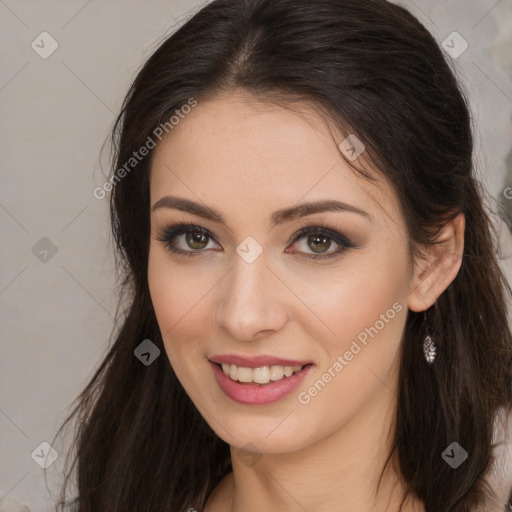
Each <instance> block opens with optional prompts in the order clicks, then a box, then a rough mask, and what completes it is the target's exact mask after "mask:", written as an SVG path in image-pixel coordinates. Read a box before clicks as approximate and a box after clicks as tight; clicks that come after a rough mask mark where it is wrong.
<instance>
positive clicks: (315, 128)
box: [150, 92, 400, 220]
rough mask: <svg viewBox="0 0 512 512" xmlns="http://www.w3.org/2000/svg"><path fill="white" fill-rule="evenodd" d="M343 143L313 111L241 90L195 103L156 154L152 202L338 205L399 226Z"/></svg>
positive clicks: (389, 201) (387, 200) (377, 186)
mask: <svg viewBox="0 0 512 512" xmlns="http://www.w3.org/2000/svg"><path fill="white" fill-rule="evenodd" d="M343 140H344V136H343V135H341V134H339V133H336V130H333V126H332V124H329V125H328V123H327V122H326V120H325V118H324V117H322V115H321V114H320V113H319V112H318V111H316V110H315V108H314V107H313V106H312V105H308V104H301V105H296V104H294V106H293V108H284V107H281V106H277V105H275V104H272V103H263V102H261V101H256V100H255V99H254V98H253V97H251V96H249V95H248V94H245V93H243V92H242V93H240V92H236V93H233V94H231V95H230V96H222V97H217V98H215V99H212V100H209V101H204V102H198V105H197V106H196V107H195V108H194V109H193V110H192V111H191V112H190V113H189V114H188V115H186V116H185V117H184V118H183V119H181V120H180V122H179V124H178V125H176V126H175V127H174V128H173V129H172V131H170V133H169V134H168V135H167V136H166V137H165V138H163V140H162V142H160V143H159V144H158V145H157V147H156V148H155V150H154V155H153V159H152V166H151V177H150V184H151V186H150V190H151V204H154V203H155V201H157V200H158V199H159V198H160V197H162V196H163V195H166V194H173V195H181V196H183V197H187V198H190V199H193V200H198V199H199V200H201V201H204V202H206V203H207V204H210V205H216V206H218V209H220V210H226V211H227V210H229V209H233V211H235V210H236V208H238V207H240V208H241V209H242V210H243V211H245V212H247V211H248V209H250V210H251V211H254V212H260V213H261V215H268V208H269V207H273V206H275V208H273V210H277V209H279V208H282V207H283V206H289V205H292V204H295V203H297V202H302V201H308V200H318V199H338V200H341V201H344V202H347V203H351V204H354V205H356V206H360V207H362V205H364V209H365V210H366V211H368V212H369V213H370V214H371V212H370V211H373V212H374V214H375V215H377V216H382V214H384V215H385V216H386V217H390V218H392V219H393V218H394V219H395V220H396V219H397V216H398V217H399V215H400V214H399V205H398V202H397V198H396V196H395V194H394V192H393V190H392V189H391V187H390V186H389V185H388V184H387V183H386V182H385V181H384V180H383V179H382V177H381V175H380V174H379V173H377V172H375V171H371V174H372V175H373V176H374V177H376V178H377V182H376V183H372V182H370V181H369V180H367V179H364V178H362V177H361V176H360V175H359V174H358V173H356V172H355V171H354V169H352V168H351V167H350V165H349V164H348V163H347V162H346V161H345V160H344V159H343V157H342V155H341V152H340V149H339V147H338V144H339V143H340V142H342V141H343ZM358 160H359V159H358ZM364 161H365V159H364V153H363V155H361V157H360V162H364ZM354 163H356V164H359V162H354ZM364 167H365V170H366V171H368V170H369V168H368V165H367V163H365V165H364ZM237 220H238V219H237Z"/></svg>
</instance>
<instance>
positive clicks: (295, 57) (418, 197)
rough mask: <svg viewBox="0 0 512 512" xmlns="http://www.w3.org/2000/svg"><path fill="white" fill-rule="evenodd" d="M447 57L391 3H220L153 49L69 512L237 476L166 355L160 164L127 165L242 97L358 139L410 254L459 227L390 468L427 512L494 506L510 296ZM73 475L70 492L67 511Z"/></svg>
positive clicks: (133, 132)
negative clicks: (102, 351)
mask: <svg viewBox="0 0 512 512" xmlns="http://www.w3.org/2000/svg"><path fill="white" fill-rule="evenodd" d="M447 59H448V57H446V58H445V57H444V55H443V52H442V51H441V50H440V48H439V46H438V45H437V43H436V41H435V40H434V38H433V37H432V36H431V34H430V33H429V32H428V31H427V30H426V29H425V28H424V27H423V25H421V23H420V22H419V21H418V20H417V19H416V18H415V17H414V16H412V15H411V14H410V13H409V12H408V11H407V10H405V9H404V8H401V7H398V6H396V5H393V4H391V3H388V2H386V1H384V0H343V1H341V0H314V1H313V0H215V1H213V2H211V3H209V4H207V5H206V6H204V7H203V8H202V9H201V10H200V11H199V12H197V13H196V14H195V15H194V16H193V17H191V18H190V19H189V20H188V21H187V22H186V23H185V24H184V25H183V26H182V27H181V28H179V29H178V30H177V31H176V32H175V33H173V34H172V35H171V36H170V37H168V38H167V39H166V40H165V41H164V42H163V43H162V44H161V45H160V46H159V47H158V49H157V50H156V51H155V52H154V54H153V55H152V56H151V57H150V58H149V59H148V60H147V62H146V63H145V65H144V66H143V67H142V69H141V70H140V72H139V73H138V75H137V77H136V79H135V81H134V83H133V85H132V86H131V88H130V90H129V92H128V94H127V96H126V99H125V101H124V104H123V107H122V111H121V113H120V115H119V117H118V119H117V121H116V124H115V127H114V130H113V134H112V142H113V147H114V150H115V155H114V159H113V165H112V178H113V179H112V183H113V190H112V193H111V195H110V201H111V202H110V211H111V223H112V233H113V240H114V242H115V245H116V248H117V260H116V261H117V264H118V272H119V278H120V284H121V287H120V296H121V297H123V300H125V301H126V302H127V305H126V307H125V308H124V309H122V308H119V309H118V312H117V318H118V320H119V328H116V329H115V330H114V331H113V343H112V344H111V345H110V347H109V349H108V353H107V354H106V356H105V358H104V360H103V361H102V363H101V365H100V366H99V368H98V369H97V371H96V373H95V374H94V376H93V377H92V378H91V380H90V382H89V383H88V384H87V386H86V387H85V389H84V390H83V391H82V393H81V394H80V395H79V397H78V398H77V401H78V403H77V405H76V406H75V408H74V409H73V411H72V412H71V414H70V415H69V416H68V417H67V419H66V421H65V422H64V424H63V425H62V427H61V429H60V430H59V433H60V431H61V430H62V428H63V427H64V426H65V425H67V424H68V422H69V421H70V420H71V419H72V418H75V419H76V421H77V426H76V435H75V437H74V442H73V448H74V449H75V453H73V452H72V451H71V450H70V452H69V454H68V456H71V455H73V467H72V468H70V470H69V473H68V474H67V475H66V483H65V485H64V487H63V490H62V494H61V502H60V503H59V505H58V507H59V510H64V509H65V508H67V507H69V509H70V510H73V511H75V512H126V511H128V510H136V511H137V512H144V511H151V512H155V511H169V512H170V511H172V512H185V511H187V510H189V509H190V508H192V507H193V508H195V509H197V510H199V511H200V510H202V508H203V506H204V504H205V502H206V500H207V498H208V495H209V493H210V492H211V491H212V489H213V488H214V487H215V486H216V484H217V483H218V482H219V481H220V480H221V479H222V478H223V477H224V476H225V475H226V474H227V473H228V472H229V471H231V461H230V454H229V446H228V445H227V444H226V443H225V442H224V441H223V440H221V439H220V438H219V437H218V436H217V435H216V434H215V433H214V432H213V431H212V430H211V428H210V427H209V426H208V424H207V423H206V422H205V421H204V419H203V418H202V417H201V415H200V414H199V413H198V411H197V410H196V408H195V407H194V405H193V403H192V402H191V400H190V399H189V398H188V396H187V394H186V393H185V391H184V389H183V387H182V386H181V384H180V382H179V381H178V379H177V378H176V375H175V373H174V372H173V369H172V367H171V365H170V363H169V361H168V358H167V357H165V349H164V346H163V343H162V337H161V333H160V331H159V328H158V325H157V321H156V318H155V313H154V310H153V307H152V303H151V298H150V294H149V290H148V282H147V265H148V248H149V233H150V222H149V170H150V163H151V152H150V154H149V155H148V156H146V157H144V158H142V159H141V160H140V161H138V162H137V164H136V165H133V168H131V167H130V168H129V169H128V168H126V163H127V162H129V161H130V158H132V157H133V153H134V152H135V151H137V150H139V148H141V147H142V146H144V145H147V141H148V137H152V138H153V139H154V138H155V135H154V134H155V130H156V129H157V128H158V127H159V126H161V125H162V124H164V125H165V123H168V122H169V119H170V117H171V116H172V115H173V113H174V112H175V111H176V110H179V109H180V108H182V107H183V105H186V104H187V103H189V102H190V99H191V98H193V99H194V100H195V101H198V102H199V103H201V102H202V101H206V100H207V99H209V98H213V97H215V95H216V94H219V93H226V92H229V91H232V90H233V89H234V88H243V89H244V90H246V91H248V92H250V93H252V94H253V95H254V96H255V97H258V98H261V99H263V100H264V101H265V100H266V101H272V102H280V103H282V104H285V103H288V104H290V102H293V101H294V100H305V101H307V102H309V103H310V104H313V105H316V106H317V107H318V109H319V111H320V112H322V113H324V115H325V116H326V117H327V118H329V119H330V120H332V121H334V122H335V123H336V124H337V126H338V127H339V128H340V130H342V131H343V132H344V133H349V132H351V133H355V134H356V135H357V137H358V138H359V139H360V140H361V141H362V142H363V143H364V144H365V146H366V149H367V152H368V153H367V154H368V155H369V156H370V157H371V161H372V162H374V163H375V165H376V167H377V168H378V169H379V172H381V173H382V175H383V176H384V177H385V178H386V179H387V180H388V181H389V183H391V184H392V186H393V188H394V190H395V192H396V194H397V197H398V198H399V200H400V204H401V207H402V211H403V214H404V218H405V221H406V224H407V229H408V234H409V237H410V240H411V243H412V244H413V245H415V244H430V243H435V235H436V233H437V232H438V230H439V228H440V227H442V226H443V224H444V223H445V222H446V221H448V220H450V219H452V218H453V217H454V216H455V215H457V214H458V213H463V214H464V215H465V219H466V229H465V245H464V254H463V260H462V266H461V268H460V271H459V273H458V275H457V277H456V278H455V280H454V281H453V282H452V284H451V285H450V286H449V287H448V288H447V289H446V291H445V292H444V293H443V294H442V295H441V296H440V297H439V298H438V300H437V305H436V307H435V308H431V310H429V317H430V319H431V330H432V334H433V336H435V339H436V341H437V347H438V353H437V357H436V361H435V363H434V364H432V365H428V364H426V363H425V361H424V356H423V352H422V348H421V347H422V343H421V342H422V338H423V335H424V327H425V326H424V323H423V315H422V314H420V313H414V312H412V311H409V312H408V317H407V322H406V326H405V331H404V335H403V338H402V344H401V355H400V356H401V362H400V380H399V389H398V407H397V413H396V418H395V419H396V431H395V432H394V442H393V448H392V452H391V453H390V454H389V455H390V457H391V455H392V454H395V455H396V456H397V460H398V461H399V469H400V471H401V473H402V476H403V480H404V482H405V484H406V490H407V494H412V495H414V496H416V497H417V498H419V499H420V500H422V502H423V503H424V505H425V508H426V510H427V511H428V512H449V511H450V512H463V511H469V510H473V508H474V507H475V506H477V505H478V504H483V503H484V500H485V499H487V498H488V497H490V496H491V495H492V490H491V489H490V488H488V486H487V484H486V476H487V475H488V474H489V471H490V469H491V465H492V463H493V447H494V445H493V442H492V441H493V440H492V434H493V425H494V421H495V418H496V414H497V412H498V411H499V410H500V409H501V408H504V410H505V412H506V414H507V415H508V414H509V413H510V411H511V409H512V337H511V332H510V329H509V325H508V321H507V320H508V319H507V299H508V298H509V297H510V295H511V290H510V287H509V286H508V284H507V282H506V280H505V278H504V276H503V274H502V271H501V270H500V267H499V264H498V261H497V258H496V253H497V250H496V247H495V241H494V239H493V236H492V228H491V223H490V218H489V214H488V213H487V211H486V209H485V208H484V199H485V198H484V195H483V191H482V190H481V187H480V184H479V182H478V181H477V180H476V178H475V175H474V170H473V163H472V159H473V158H472V157H473V140H472V129H471V120H470V116H469V112H468V107H467V103H466V100H465V97H464V94H463V92H462V90H461V87H460V86H459V84H458V82H457V79H456V77H455V74H454V72H453V71H452V69H451V66H450V64H448V63H447ZM170 129H171V128H170V126H169V124H167V130H170ZM156 142H158V141H156ZM123 166H125V171H126V172H124V173H119V172H118V171H119V169H121V168H122V167H123ZM114 178H115V179H114ZM145 339H150V340H151V341H152V342H153V343H154V344H155V345H156V346H157V347H159V349H160V350H161V352H162V356H161V357H159V358H157V359H156V360H155V361H154V362H153V363H152V364H151V365H149V366H145V365H143V364H141V361H140V360H139V359H138V358H136V357H135V356H134V350H135V348H136V347H137V346H138V345H139V344H140V343H141V342H142V341H143V340H145ZM57 435H58V434H57ZM453 441H456V442H458V443H459V444H460V445H461V446H462V447H463V448H464V449H465V450H466V451H467V452H468V454H469V457H468V459H467V460H466V461H465V462H464V464H463V465H462V466H460V467H459V468H458V469H457V470H453V469H452V468H451V467H450V466H449V465H448V464H447V463H446V462H445V461H444V460H443V458H442V457H441V453H442V452H443V451H444V450H445V449H446V447H447V446H448V445H450V443H452V442H453ZM389 460H390V458H388V462H389ZM73 470H76V485H77V496H75V498H74V499H73V500H68V501H67V502H66V499H65V489H66V485H67V483H68V479H69V478H70V476H71V472H72V471H73ZM404 501H405V498H404Z"/></svg>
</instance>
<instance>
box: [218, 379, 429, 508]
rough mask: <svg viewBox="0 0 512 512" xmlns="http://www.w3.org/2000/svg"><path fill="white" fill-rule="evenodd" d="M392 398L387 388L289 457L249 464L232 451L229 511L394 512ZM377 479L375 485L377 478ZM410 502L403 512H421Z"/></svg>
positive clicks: (397, 491) (398, 496)
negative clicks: (334, 428) (390, 456)
mask: <svg viewBox="0 0 512 512" xmlns="http://www.w3.org/2000/svg"><path fill="white" fill-rule="evenodd" d="M395 409H396V396H395V394H394V393H393V392H392V391H391V390H390V389H389V388H387V387H386V386H383V387H382V392H381V393H378V394H377V395H375V396H374V397H373V400H372V401H371V402H369V403H367V405H366V407H365V409H364V410H362V411H358V414H357V416H355V417H353V418H351V419H350V420H349V421H348V422H347V423H346V424H345V425H343V427H342V428H340V429H339V430H338V431H336V432H335V433H334V434H332V435H330V436H329V437H326V438H323V439H322V440H321V441H319V442H318V443H315V444H314V445H310V446H308V447H306V448H303V449H301V450H298V451H295V452H293V453H282V454H275V453H273V454H269V453H267V454H263V455H262V456H261V458H260V459H259V460H258V459H255V461H256V462H255V463H254V464H253V465H247V462H246V461H245V463H244V459H242V458H241V457H239V456H238V455H237V450H236V449H233V448H231V459H232V464H233V473H232V474H230V475H228V477H226V481H225V482H224V484H225V485H224V489H225V493H224V494H225V498H224V499H223V505H224V506H223V508H222V510H228V511H230V512H240V511H244V512H256V511H257V512H259V511H261V510H266V511H268V512H274V511H275V512H277V511H282V510H290V511H295V510H297V511H301V512H302V511H306V510H315V512H327V511H329V512H331V511H332V510H340V511H343V512H361V511H372V512H385V511H387V512H396V511H398V510H399V505H400V503H401V501H402V497H403V492H404V486H403V481H402V479H401V478H400V476H399V473H398V471H397V469H396V459H395V458H394V457H393V458H392V459H391V460H390V463H389V464H388V466H387V468H386V470H385V471H384V473H382V471H383V468H384V464H385V462H386V459H387V456H388V454H389V450H390V448H391V442H392V435H391V432H392V428H393V427H394V413H395ZM381 473H382V479H381V482H380V486H379V477H380V476H381ZM424 510H425V509H424V507H423V505H422V504H421V503H420V502H419V501H418V500H416V499H415V498H413V497H410V498H409V499H408V501H407V502H405V503H404V505H403V507H402V512H424Z"/></svg>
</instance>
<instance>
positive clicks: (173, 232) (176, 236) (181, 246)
mask: <svg viewBox="0 0 512 512" xmlns="http://www.w3.org/2000/svg"><path fill="white" fill-rule="evenodd" d="M182 235H184V238H182V239H181V240H180V237H182ZM157 240H158V241H159V242H162V243H163V244H165V246H166V247H167V248H168V249H169V250H170V251H171V252H174V253H178V254H186V255H187V256H195V255H197V254H200V253H201V252H205V251H204V250H205V249H206V248H207V247H208V243H209V242H210V240H213V237H212V236H211V234H210V233H209V232H208V231H207V230H206V229H204V228H201V227H200V226H195V225H193V224H178V225H175V226H170V227H167V228H165V229H164V230H163V231H162V232H161V233H160V234H159V235H158V237H157ZM179 242H181V243H179Z"/></svg>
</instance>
